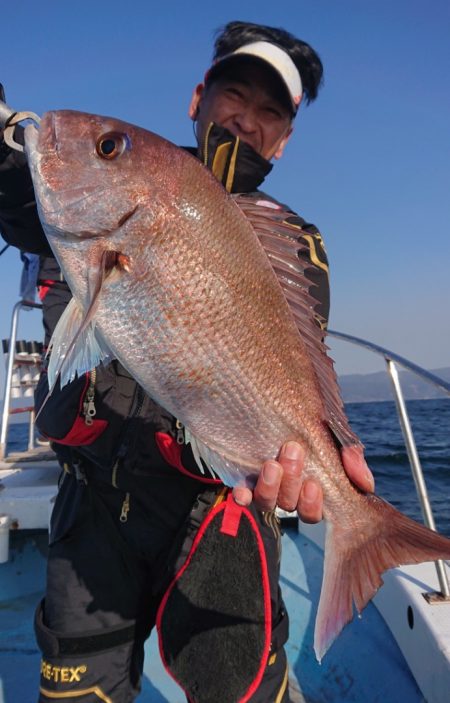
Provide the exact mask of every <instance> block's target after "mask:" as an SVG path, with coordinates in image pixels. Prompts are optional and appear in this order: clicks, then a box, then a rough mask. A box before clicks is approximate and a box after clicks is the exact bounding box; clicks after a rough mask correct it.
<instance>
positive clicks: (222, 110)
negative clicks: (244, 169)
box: [189, 64, 292, 160]
mask: <svg viewBox="0 0 450 703" xmlns="http://www.w3.org/2000/svg"><path fill="white" fill-rule="evenodd" d="M274 80H276V79H275V78H274V77H273V75H272V72H271V71H270V69H269V70H265V69H264V67H263V66H260V65H258V64H248V65H240V66H239V68H238V70H236V71H235V72H233V73H228V74H226V75H224V76H221V77H219V78H217V79H216V80H213V81H211V83H210V84H209V85H208V87H207V88H205V86H204V85H203V84H200V85H198V86H197V88H196V89H195V90H194V94H193V96H192V101H191V105H190V108H189V115H190V117H191V118H192V119H196V120H197V137H198V140H199V143H202V140H203V138H204V136H205V134H206V130H207V128H208V125H209V123H210V122H215V123H216V124H218V125H220V126H222V127H225V128H226V129H228V130H229V131H230V132H231V133H232V134H234V135H235V136H237V137H240V138H241V139H242V141H244V142H246V143H247V144H249V145H250V146H251V147H253V149H254V150H255V151H257V152H258V154H260V155H261V156H263V157H264V158H265V159H268V160H270V159H272V158H277V159H279V158H280V156H281V155H282V153H283V149H284V147H285V145H286V142H287V140H288V139H289V136H290V134H291V132H292V115H291V113H290V111H289V109H288V108H287V107H286V106H285V105H284V104H283V103H282V102H280V100H279V99H278V97H277V89H278V85H277V86H274Z"/></svg>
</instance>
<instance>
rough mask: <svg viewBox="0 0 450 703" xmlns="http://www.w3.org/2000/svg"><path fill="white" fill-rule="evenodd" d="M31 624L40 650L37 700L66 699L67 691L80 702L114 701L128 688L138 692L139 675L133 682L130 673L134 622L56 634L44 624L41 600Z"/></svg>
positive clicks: (123, 696)
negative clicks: (81, 631) (94, 629)
mask: <svg viewBox="0 0 450 703" xmlns="http://www.w3.org/2000/svg"><path fill="white" fill-rule="evenodd" d="M34 626H35V633H36V639H37V642H38V645H39V648H40V649H41V651H42V662H41V678H40V689H39V702H40V703H54V701H57V700H61V701H63V700H67V698H68V697H69V696H70V694H73V698H74V699H75V698H76V700H77V701H80V703H81V702H82V701H83V703H99V702H100V701H102V702H103V703H104V702H105V701H106V702H108V703H114V701H116V700H125V697H126V696H127V695H128V696H129V695H130V692H131V691H134V692H135V694H136V695H137V693H138V692H139V689H140V682H139V677H137V680H134V681H133V680H132V678H133V677H132V676H131V671H132V667H131V660H132V654H133V647H134V633H135V628H134V624H128V625H125V626H123V625H122V626H120V627H115V628H108V629H104V630H103V629H102V630H101V631H99V630H96V631H92V632H83V633H80V632H76V633H74V634H70V633H59V632H56V631H54V630H51V629H50V628H49V627H47V625H45V623H44V608H43V602H41V603H40V604H39V606H38V608H37V610H36V615H35V622H34ZM111 692H113V694H112V693H111ZM70 697H71V696H70Z"/></svg>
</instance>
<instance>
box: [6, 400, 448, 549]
mask: <svg viewBox="0 0 450 703" xmlns="http://www.w3.org/2000/svg"><path fill="white" fill-rule="evenodd" d="M406 405H407V409H408V414H409V418H410V422H411V426H412V429H413V433H414V438H415V441H416V445H417V450H418V453H419V458H420V462H421V464H422V469H423V473H424V477H425V483H426V485H427V488H428V492H429V498H430V501H431V506H432V509H433V513H434V517H435V521H436V527H437V529H438V530H439V532H442V533H443V534H445V535H447V536H448V537H450V399H447V398H443V399H441V400H411V401H407V403H406ZM346 412H347V415H348V417H349V420H350V424H351V426H352V428H353V430H354V431H355V432H356V434H357V435H358V436H359V437H360V439H361V441H362V442H363V444H364V446H365V455H366V459H367V461H368V463H369V466H370V467H371V469H372V471H373V473H374V475H375V481H376V492H377V494H378V495H379V496H381V497H382V498H385V499H386V500H388V501H389V502H390V503H392V504H393V505H395V507H397V508H399V509H400V510H401V511H402V512H404V513H405V514H406V515H408V516H409V517H412V518H415V519H416V520H419V521H423V520H422V517H421V510H420V504H419V501H418V498H417V494H416V489H415V484H414V480H413V478H412V474H411V469H410V466H409V460H408V455H407V453H406V448H405V444H404V442H403V435H402V431H401V428H400V424H399V421H398V416H397V411H396V407H395V403H394V401H382V402H376V403H348V404H347V405H346ZM27 439H28V425H27V424H17V425H11V428H10V433H9V441H8V451H14V450H19V449H25V448H26V446H27Z"/></svg>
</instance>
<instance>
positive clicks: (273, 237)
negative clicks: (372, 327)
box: [233, 194, 361, 446]
mask: <svg viewBox="0 0 450 703" xmlns="http://www.w3.org/2000/svg"><path fill="white" fill-rule="evenodd" d="M233 197H234V199H235V202H236V203H237V205H238V206H239V207H240V209H241V210H242V212H243V213H244V215H245V216H246V217H247V219H248V220H249V221H250V223H251V225H252V226H253V229H254V231H255V233H256V235H257V236H258V239H259V241H260V242H261V245H262V247H263V248H264V250H265V252H266V254H267V256H268V258H269V261H270V263H271V264H272V268H273V270H274V272H275V274H276V276H277V278H278V281H279V283H280V286H281V288H282V290H283V293H284V295H285V298H286V300H287V302H288V304H289V307H290V309H291V312H292V315H293V317H294V321H295V324H296V325H297V328H298V330H299V333H300V335H301V337H302V339H303V341H304V342H305V344H306V347H307V349H308V352H309V354H310V358H311V361H312V364H313V367H314V370H315V372H316V376H317V380H318V383H319V387H320V391H321V394H322V399H323V404H324V409H325V419H326V421H327V423H328V426H329V427H330V430H331V431H332V432H333V434H334V435H335V437H336V438H337V440H338V441H339V443H340V444H341V445H342V446H349V445H355V444H361V443H360V441H359V439H358V437H357V436H356V435H355V434H354V433H353V432H352V430H351V429H350V426H349V423H348V420H347V417H346V414H345V411H344V406H343V403H342V399H341V395H340V390H339V385H338V381H337V377H336V373H335V371H334V366H333V362H332V360H331V359H330V357H329V356H328V354H327V349H328V347H327V346H326V344H325V343H324V337H325V334H326V332H325V330H324V326H325V325H324V322H325V321H324V320H323V319H321V318H320V317H319V315H317V313H316V312H315V306H316V305H317V300H316V299H315V298H314V297H313V296H312V295H311V293H310V287H311V286H312V285H314V284H312V282H311V281H310V280H309V279H308V278H307V276H306V275H305V272H306V270H307V269H308V268H314V264H313V263H312V262H311V259H310V257H309V245H308V243H307V241H306V240H304V239H303V235H310V233H309V232H306V231H303V230H302V229H301V228H299V227H298V225H293V224H290V223H289V222H288V221H287V220H288V218H292V217H293V216H294V215H293V213H292V212H290V211H289V210H287V209H286V208H284V207H283V206H280V205H277V204H276V203H273V202H271V201H268V200H266V199H265V198H264V197H263V196H262V197H261V198H260V199H258V198H257V197H255V196H254V195H251V196H249V195H243V194H239V195H235V196H233Z"/></svg>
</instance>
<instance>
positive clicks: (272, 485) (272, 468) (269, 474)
mask: <svg viewBox="0 0 450 703" xmlns="http://www.w3.org/2000/svg"><path fill="white" fill-rule="evenodd" d="M282 476H283V467H282V466H281V464H279V463H278V461H266V462H265V463H264V465H263V468H262V471H261V473H260V475H259V478H258V481H257V483H256V486H255V490H254V492H253V499H254V501H255V505H256V507H257V508H258V510H263V511H266V510H274V508H275V506H276V504H277V499H278V492H279V490H280V483H281V478H282Z"/></svg>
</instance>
